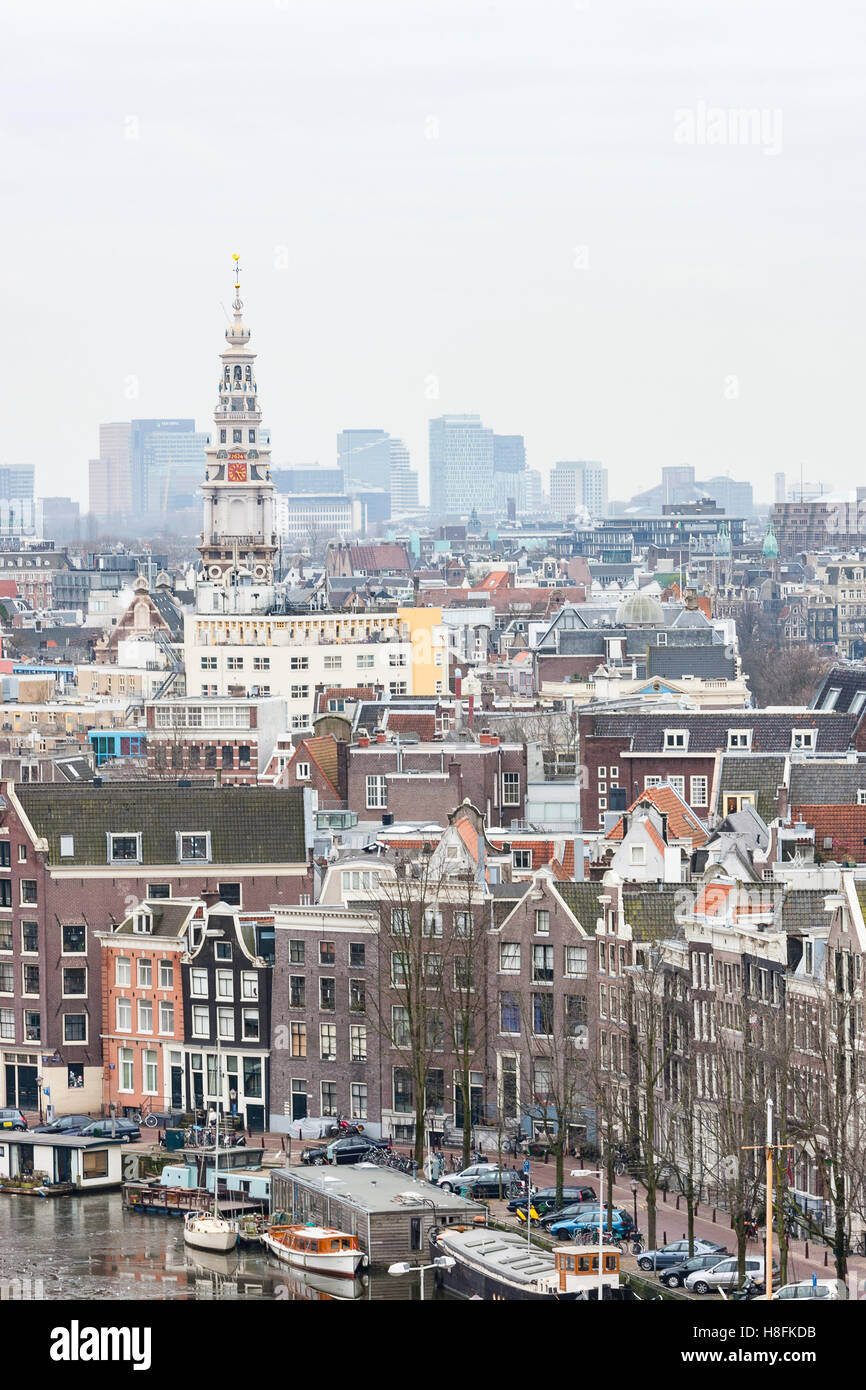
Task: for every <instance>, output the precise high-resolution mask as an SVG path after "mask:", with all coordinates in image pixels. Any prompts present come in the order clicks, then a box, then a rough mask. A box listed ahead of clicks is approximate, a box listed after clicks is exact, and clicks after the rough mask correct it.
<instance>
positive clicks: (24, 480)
mask: <svg viewBox="0 0 866 1390" xmlns="http://www.w3.org/2000/svg"><path fill="white" fill-rule="evenodd" d="M34 471H35V470H34V467H33V464H32V463H24V464H4V465H2V466H0V535H3V536H26V537H28V538H29V539H34V538H36V537H39V536H41V534H42V531H41V526H40V520H39V518H40V516H41V512H40V511H39V509H38V508H37V506H36V502H35V500H34V495H33V490H34V482H33V478H34Z"/></svg>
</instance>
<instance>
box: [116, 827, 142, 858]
mask: <svg viewBox="0 0 866 1390" xmlns="http://www.w3.org/2000/svg"><path fill="white" fill-rule="evenodd" d="M108 862H109V864H140V863H141V831H136V832H135V833H133V834H130V833H129V832H125V833H124V834H122V835H112V834H109V836H108Z"/></svg>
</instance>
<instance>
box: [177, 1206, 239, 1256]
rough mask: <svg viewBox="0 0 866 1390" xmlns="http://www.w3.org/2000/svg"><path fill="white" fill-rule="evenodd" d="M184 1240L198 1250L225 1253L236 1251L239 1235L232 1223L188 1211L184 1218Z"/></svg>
mask: <svg viewBox="0 0 866 1390" xmlns="http://www.w3.org/2000/svg"><path fill="white" fill-rule="evenodd" d="M183 1238H184V1242H185V1244H186V1245H191V1246H193V1248H194V1249H196V1250H216V1251H223V1252H225V1251H226V1250H234V1248H235V1246H236V1245H237V1243H238V1233H237V1230H236V1229H235V1227H234V1225H233V1223H232V1222H231V1221H226V1220H225V1219H224V1217H222V1216H208V1215H206V1214H205V1213H203V1212H195V1211H188V1212H187V1214H186V1216H185V1217H184V1222H183Z"/></svg>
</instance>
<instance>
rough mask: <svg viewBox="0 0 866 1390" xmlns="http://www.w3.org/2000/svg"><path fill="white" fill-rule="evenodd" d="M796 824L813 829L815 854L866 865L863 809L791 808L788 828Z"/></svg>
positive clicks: (865, 823) (865, 825) (865, 810)
mask: <svg viewBox="0 0 866 1390" xmlns="http://www.w3.org/2000/svg"><path fill="white" fill-rule="evenodd" d="M798 820H802V821H805V823H806V825H809V826H812V827H813V829H814V831H815V852H816V854H820V855H821V856H822V857H823V858H824V859H826V858H828V857H830V856H832V858H834V859H853V860H854V862H855V863H857V864H866V806H832V805H830V806H792V807H791V823H792V825H796V823H797V821H798ZM825 840H832V842H833V843H832V845H826V846H825V844H824V841H825Z"/></svg>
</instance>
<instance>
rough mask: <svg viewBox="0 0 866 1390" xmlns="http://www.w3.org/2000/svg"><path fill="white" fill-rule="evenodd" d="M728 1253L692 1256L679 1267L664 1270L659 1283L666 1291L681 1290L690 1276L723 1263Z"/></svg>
mask: <svg viewBox="0 0 866 1390" xmlns="http://www.w3.org/2000/svg"><path fill="white" fill-rule="evenodd" d="M727 1253H728V1252H727V1250H726V1251H725V1252H724V1254H723V1255H719V1252H718V1251H717V1250H716V1251H714V1252H713V1253H712V1254H711V1255H692V1257H691V1259H690V1260H683V1261H682V1262H681V1263H680V1264H678V1265H671V1266H670V1268H669V1269H663V1270H662V1272H661V1273H660V1274H659V1283H660V1284H664V1286H665V1288H666V1289H681V1288H682V1287H683V1284H684V1283H685V1282H686V1277H687V1276H688V1275H689V1274H695V1273H696V1272H697V1271H698V1270H699V1269H712V1268H713V1267H714V1266H715V1265H717V1264H720V1263H721V1261H722V1259H724V1255H727ZM638 1263H640V1261H638Z"/></svg>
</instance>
